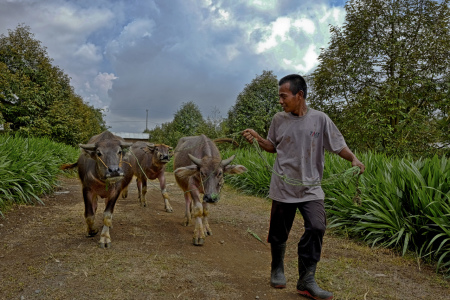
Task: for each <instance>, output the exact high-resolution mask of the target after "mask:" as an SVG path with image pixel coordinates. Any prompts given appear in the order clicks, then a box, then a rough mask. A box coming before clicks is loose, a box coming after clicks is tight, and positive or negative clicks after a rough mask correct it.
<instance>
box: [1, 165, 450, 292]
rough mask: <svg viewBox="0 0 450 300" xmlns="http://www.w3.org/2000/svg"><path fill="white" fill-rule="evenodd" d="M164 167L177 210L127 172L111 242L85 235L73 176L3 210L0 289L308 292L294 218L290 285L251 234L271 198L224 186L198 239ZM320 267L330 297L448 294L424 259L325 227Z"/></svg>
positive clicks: (259, 227)
mask: <svg viewBox="0 0 450 300" xmlns="http://www.w3.org/2000/svg"><path fill="white" fill-rule="evenodd" d="M167 177H168V182H169V184H170V186H169V193H170V194H171V204H172V206H173V208H174V212H173V213H166V212H164V204H163V200H162V197H161V194H160V192H159V191H158V190H157V189H156V188H150V189H149V192H148V194H147V196H148V200H147V202H148V204H149V206H148V207H146V208H141V207H140V206H139V203H138V201H137V190H136V188H135V184H134V180H133V183H132V184H131V185H130V192H129V198H128V199H119V201H118V203H117V205H116V210H115V213H114V219H113V228H112V229H111V237H112V248H111V249H106V250H105V249H99V248H98V246H97V243H98V239H99V236H96V237H94V238H86V237H85V223H84V218H83V204H82V197H81V186H80V184H79V181H78V179H77V178H63V179H62V181H61V186H60V187H59V188H58V190H57V192H56V193H55V194H54V195H52V196H50V197H47V198H44V199H43V200H44V202H45V204H46V205H45V206H34V207H30V206H20V207H16V208H15V209H14V210H13V211H10V212H8V214H7V215H6V218H5V219H0V299H88V298H89V299H277V300H278V299H304V298H302V297H301V296H299V295H297V294H296V292H295V284H296V280H297V276H296V273H297V270H296V265H297V262H296V243H297V241H298V239H299V237H300V235H301V231H302V226H301V220H300V218H298V219H297V220H296V222H295V224H294V228H293V231H292V234H291V237H290V239H289V241H288V250H287V253H286V275H287V278H288V287H287V288H286V289H284V290H275V289H272V288H270V286H269V273H270V248H269V245H268V244H266V243H265V242H264V243H262V242H260V241H258V239H256V238H255V236H254V235H252V234H251V233H254V234H256V236H258V237H260V238H261V239H263V240H265V237H266V235H267V229H268V221H269V207H270V203H269V202H268V201H266V200H264V199H260V198H255V197H248V196H243V195H241V194H239V193H237V192H235V191H233V190H231V189H229V188H225V190H223V192H222V196H221V201H220V202H219V204H217V205H215V206H213V207H211V218H210V224H211V228H212V231H213V235H212V236H210V237H208V238H207V239H206V242H205V245H204V246H202V247H195V246H193V245H192V244H191V243H192V233H193V226H192V225H191V226H189V227H184V226H182V220H183V216H184V199H183V196H182V194H181V192H180V190H179V188H178V187H177V186H175V185H174V179H173V175H172V174H171V173H169V174H168V175H167ZM103 208H104V206H103V205H100V207H99V210H98V212H97V220H96V224H97V225H98V226H99V227H100V225H101V212H102V211H103ZM318 272H319V274H318V276H317V279H318V281H319V282H320V284H321V285H322V286H323V287H324V288H327V289H329V290H332V291H333V292H334V293H335V299H450V296H449V295H450V288H449V282H448V281H445V280H443V279H442V277H440V276H438V275H436V274H434V272H433V270H431V269H430V268H428V267H424V266H421V268H420V270H419V266H418V264H417V263H415V262H414V261H413V260H407V259H405V258H399V257H397V256H396V255H393V254H392V253H391V252H390V251H386V250H374V249H370V248H368V247H366V246H361V245H358V244H356V243H354V242H351V241H347V240H345V239H342V238H336V237H333V236H332V235H330V234H327V235H326V237H325V245H324V251H323V258H322V261H321V263H320V264H319V269H318Z"/></svg>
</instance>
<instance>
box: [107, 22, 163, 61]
mask: <svg viewBox="0 0 450 300" xmlns="http://www.w3.org/2000/svg"><path fill="white" fill-rule="evenodd" d="M154 28H155V22H154V21H153V20H150V19H136V20H134V21H132V22H130V23H128V24H127V25H126V26H124V27H123V30H122V31H121V33H120V35H119V36H118V37H117V38H116V39H114V40H112V41H110V42H109V43H108V45H107V46H106V48H107V49H108V50H110V51H111V53H112V54H117V53H118V52H120V51H121V50H123V49H124V48H130V47H134V46H135V45H136V43H137V42H138V41H139V40H141V39H145V38H150V37H151V36H152V32H153V30H154Z"/></svg>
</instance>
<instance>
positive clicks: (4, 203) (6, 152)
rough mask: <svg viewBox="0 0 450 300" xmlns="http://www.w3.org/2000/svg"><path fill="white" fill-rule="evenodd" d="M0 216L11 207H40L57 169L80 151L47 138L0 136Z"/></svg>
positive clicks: (51, 189) (74, 158) (51, 186)
mask: <svg viewBox="0 0 450 300" xmlns="http://www.w3.org/2000/svg"><path fill="white" fill-rule="evenodd" d="M0 145H1V146H0V215H1V214H2V212H1V211H2V210H4V209H5V208H7V207H8V206H9V205H11V204H12V203H26V204H31V203H36V202H39V203H41V200H40V198H39V196H41V195H42V194H45V193H48V192H51V191H53V187H54V186H55V185H56V183H57V178H56V177H57V175H58V174H60V172H61V171H60V170H59V166H60V165H61V164H63V163H68V162H73V161H75V160H76V159H77V157H78V155H79V152H80V151H79V149H78V148H74V147H71V146H68V145H65V144H61V143H56V142H53V141H50V140H49V139H46V138H21V137H19V136H17V135H16V136H6V135H0Z"/></svg>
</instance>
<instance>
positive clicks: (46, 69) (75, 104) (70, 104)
mask: <svg viewBox="0 0 450 300" xmlns="http://www.w3.org/2000/svg"><path fill="white" fill-rule="evenodd" d="M8 33H9V35H8V36H5V35H3V34H2V35H1V36H0V114H1V116H2V117H3V121H4V122H5V123H6V125H7V127H12V129H13V130H14V131H16V132H18V133H21V134H24V135H33V136H42V137H44V136H45V137H49V138H52V139H53V140H55V141H58V142H64V143H67V144H71V145H76V144H78V143H81V142H86V141H87V139H88V138H86V137H87V136H89V137H90V136H92V135H94V134H97V133H99V132H101V131H102V130H105V129H106V126H105V122H104V120H103V114H102V113H101V111H100V110H96V109H94V108H93V107H90V106H89V105H87V104H85V103H84V102H83V100H82V99H81V98H80V97H79V96H78V95H76V94H75V93H74V91H73V88H72V86H70V78H69V77H68V76H67V75H66V74H64V72H63V71H62V70H61V69H60V68H59V67H57V66H53V65H52V59H50V58H49V57H48V55H47V51H46V48H45V47H43V46H42V45H41V42H40V41H38V40H36V39H34V35H33V34H32V33H31V32H30V28H29V27H28V26H24V25H19V26H18V27H17V28H16V29H15V30H14V31H13V30H8Z"/></svg>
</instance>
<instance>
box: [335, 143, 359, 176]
mask: <svg viewBox="0 0 450 300" xmlns="http://www.w3.org/2000/svg"><path fill="white" fill-rule="evenodd" d="M339 156H340V157H342V158H343V159H345V160H348V161H349V162H351V163H352V166H353V167H359V169H360V170H361V171H360V172H359V174H362V173H364V170H365V169H366V166H364V164H363V163H362V162H360V161H359V159H358V158H357V157H356V156H355V154H353V152H352V151H351V150H350V149H349V148H348V147H345V148H344V149H342V150H341V152H339Z"/></svg>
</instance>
